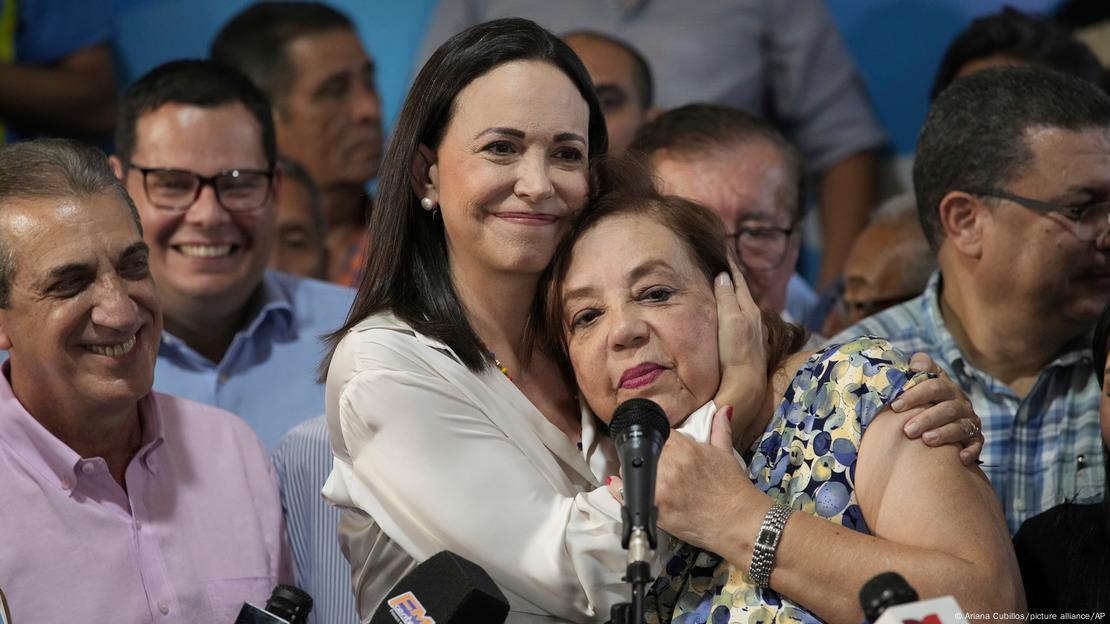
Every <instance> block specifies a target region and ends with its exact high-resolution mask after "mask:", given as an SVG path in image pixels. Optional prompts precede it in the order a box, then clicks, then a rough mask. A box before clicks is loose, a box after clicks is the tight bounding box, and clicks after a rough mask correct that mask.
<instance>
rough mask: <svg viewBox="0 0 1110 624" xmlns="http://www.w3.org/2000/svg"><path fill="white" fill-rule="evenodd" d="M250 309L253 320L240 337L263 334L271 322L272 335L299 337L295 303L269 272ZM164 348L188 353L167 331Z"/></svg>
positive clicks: (266, 273)
mask: <svg viewBox="0 0 1110 624" xmlns="http://www.w3.org/2000/svg"><path fill="white" fill-rule="evenodd" d="M248 305H249V306H250V312H249V313H248V314H247V318H248V319H250V320H249V321H248V322H247V324H246V326H245V327H244V328H243V329H241V330H240V331H239V332H238V333H237V336H238V335H242V336H245V337H246V338H248V339H249V338H251V337H253V336H254V334H255V333H256V332H258V331H260V328H261V327H262V326H263V325H264V324H266V322H267V320H270V319H272V322H271V325H272V327H273V329H272V331H274V332H275V333H277V335H279V336H281V337H285V338H295V337H296V336H295V335H294V334H296V330H297V327H296V324H295V323H294V322H293V316H294V312H293V301H292V299H290V298H289V294H288V293H286V292H285V290H283V289H282V288H281V285H280V284H279V283H278V281H277V280H276V279H275V278H274V276H273V275H272V273H271V272H270V271H269V270H267V271H266V272H265V273H263V274H262V280H261V281H260V282H259V283H258V287H257V288H256V290H255V293H254V295H252V296H251V298H250V302H249V303H248ZM162 344H163V345H165V346H169V347H172V348H173V349H175V350H177V351H180V350H182V349H188V345H186V344H185V342H184V341H183V340H181V339H180V338H178V337H177V336H174V335H173V334H171V333H170V332H168V331H163V332H162ZM187 352H190V351H187Z"/></svg>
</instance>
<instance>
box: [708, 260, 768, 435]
mask: <svg viewBox="0 0 1110 624" xmlns="http://www.w3.org/2000/svg"><path fill="white" fill-rule="evenodd" d="M729 267H730V269H731V275H729V274H728V273H721V274H720V275H718V276H717V278H716V279H715V280H713V295H714V297H715V298H716V300H717V352H718V353H719V357H720V360H721V384H720V386H719V387H718V389H717V394H716V396H714V397H713V401H714V402H715V403H716V404H717V405H731V406H733V407H734V408H735V410H736V414H737V417H738V418H740V419H741V420H747V419H748V418H750V417H751V416H752V415H753V414H754V412H755V410H758V409H759V408H760V407H761V406H762V405H763V395H764V393H765V392H766V388H767V347H766V340H765V339H764V336H763V320H762V313H761V312H760V310H759V307H758V306H756V305H755V301H754V300H753V299H752V295H751V292H750V291H749V290H748V286H747V284H746V283H745V282H744V278H743V276H742V275H740V269H739V268H738V267H737V266H736V263H735V262H733V261H732V260H731V258H730V259H729Z"/></svg>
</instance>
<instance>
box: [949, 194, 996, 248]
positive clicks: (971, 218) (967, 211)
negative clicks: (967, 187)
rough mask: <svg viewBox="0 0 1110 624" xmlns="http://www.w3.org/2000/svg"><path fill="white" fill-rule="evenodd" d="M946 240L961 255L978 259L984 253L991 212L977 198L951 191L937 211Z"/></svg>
mask: <svg viewBox="0 0 1110 624" xmlns="http://www.w3.org/2000/svg"><path fill="white" fill-rule="evenodd" d="M937 213H938V216H939V218H940V229H941V232H943V235H944V239H945V240H946V241H947V242H948V243H949V244H950V245H951V246H952V248H953V249H955V250H956V251H957V252H958V253H959V254H960V255H963V256H969V257H972V258H978V257H979V256H980V255H981V254H982V252H983V231H984V225H985V223H986V221H987V220H988V219H989V218H990V210H989V209H988V206H986V205H985V204H984V203H983V202H982V200H981V199H979V198H978V197H976V196H974V195H971V194H968V193H964V192H962V191H952V192H951V193H948V194H947V195H945V196H944V197H943V198H942V199H941V200H940V206H938V208H937Z"/></svg>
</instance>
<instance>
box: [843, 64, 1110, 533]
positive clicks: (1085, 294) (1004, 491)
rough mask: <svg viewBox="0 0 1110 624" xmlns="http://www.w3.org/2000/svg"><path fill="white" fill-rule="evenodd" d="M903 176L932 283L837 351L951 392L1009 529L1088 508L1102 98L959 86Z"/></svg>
mask: <svg viewBox="0 0 1110 624" xmlns="http://www.w3.org/2000/svg"><path fill="white" fill-rule="evenodd" d="M913 178H914V192H915V194H916V196H917V205H918V213H919V216H920V220H921V222H922V226H923V229H924V231H925V236H926V238H927V239H928V240H929V244H930V246H931V247H932V248H933V249H934V250H935V251H936V252H937V264H938V266H939V272H938V273H937V274H935V275H934V276H933V278H932V279H931V280H930V282H929V284H928V286H927V287H926V289H925V293H924V294H922V295H921V296H920V297H918V298H916V299H911V300H910V301H907V302H906V303H903V304H901V305H898V306H895V307H893V308H889V309H887V310H885V311H883V312H881V313H879V314H877V315H875V316H872V317H870V318H868V319H865V320H863V321H862V322H860V323H857V324H856V325H853V326H852V327H849V328H848V329H846V330H844V331H843V332H841V333H840V334H838V335H837V336H835V337H834V338H833V342H843V341H844V340H847V339H849V338H851V337H854V336H858V335H861V334H870V335H878V336H882V337H884V338H887V339H889V340H890V341H891V343H892V344H893V345H894V346H895V347H898V348H899V349H901V350H903V351H905V352H906V353H910V352H915V351H924V352H926V353H928V354H929V355H930V356H931V357H932V358H933V359H934V360H935V361H936V362H937V364H939V365H940V366H941V368H943V369H944V370H945V371H946V372H947V373H948V374H949V375H950V376H951V377H952V379H953V380H954V381H955V382H956V383H957V384H959V385H960V387H961V388H962V389H963V391H964V392H965V393H966V394H967V396H968V399H969V400H970V401H971V404H972V406H973V407H974V409H975V412H976V413H977V414H978V415H979V417H980V418H981V419H982V422H983V433H984V437H985V439H986V443H985V446H984V448H983V453H982V460H983V466H982V468H983V471H984V472H985V473H986V474H987V477H988V478H990V480H991V485H992V486H993V487H994V490H995V492H996V493H997V494H998V496H999V499H1000V500H1001V502H1002V508H1003V510H1004V511H1005V513H1006V520H1007V522H1008V523H1009V526H1010V530H1011V532H1013V531H1017V529H1018V528H1019V527H1020V526H1021V523H1022V521H1024V520H1025V519H1026V518H1029V517H1031V516H1034V515H1036V514H1038V513H1041V512H1043V511H1046V510H1048V509H1049V508H1051V507H1054V506H1056V505H1058V504H1060V503H1063V502H1066V501H1081V502H1090V501H1092V500H1098V499H1099V498H1100V497H1101V496H1102V494H1103V490H1104V487H1105V483H1104V480H1105V479H1104V476H1103V470H1102V465H1103V463H1102V461H1103V460H1102V439H1101V436H1100V430H1099V402H1100V398H1101V397H1100V392H1099V386H1098V383H1097V381H1096V379H1095V370H1096V369H1101V366H1102V363H1101V362H1098V363H1095V365H1092V362H1091V350H1090V347H1089V346H1088V345H1090V344H1091V340H1090V337H1089V333H1090V330H1091V327H1092V326H1093V324H1094V322H1095V320H1096V319H1097V318H1098V316H1099V314H1100V313H1101V311H1102V309H1103V307H1104V306H1105V305H1106V304H1107V301H1108V300H1110V222H1108V219H1110V202H1108V200H1110V98H1108V97H1107V96H1106V94H1104V93H1103V92H1102V91H1101V90H1100V89H1099V88H1098V87H1096V86H1094V85H1092V84H1090V83H1087V82H1085V81H1083V80H1080V79H1078V78H1073V77H1070V76H1066V75H1064V74H1059V73H1056V72H1053V71H1050V70H1047V69H1042V68H1036V67H1007V68H996V69H990V70H985V71H982V72H979V73H976V74H974V75H971V76H968V77H966V78H962V79H960V80H957V81H956V82H954V83H953V84H952V85H951V86H950V87H948V88H947V89H946V90H945V91H944V92H942V93H941V94H940V96H939V97H938V98H937V100H936V102H935V103H934V104H933V108H932V110H930V112H929V116H928V118H927V119H926V121H925V126H924V128H923V129H922V131H921V138H920V139H919V141H918V151H917V157H916V161H915V163H914V172H913ZM1100 374H1101V373H1100Z"/></svg>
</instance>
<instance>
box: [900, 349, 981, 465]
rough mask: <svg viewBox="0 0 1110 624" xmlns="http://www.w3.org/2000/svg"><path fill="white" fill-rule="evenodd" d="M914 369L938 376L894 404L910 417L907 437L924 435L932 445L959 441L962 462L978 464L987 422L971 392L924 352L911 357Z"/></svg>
mask: <svg viewBox="0 0 1110 624" xmlns="http://www.w3.org/2000/svg"><path fill="white" fill-rule="evenodd" d="M910 369H911V370H914V371H918V372H924V373H932V374H934V375H936V378H934V379H928V380H926V381H923V382H921V383H919V384H917V385H916V386H914V387H913V388H910V389H909V390H906V391H905V392H903V393H902V396H900V397H898V399H897V400H896V401H894V403H892V404H891V406H890V408H891V409H892V410H893V411H895V412H898V413H903V414H908V415H909V416H910V418H909V420H907V421H906V423H905V425H904V426H903V431H905V433H906V437H908V438H910V439H911V440H913V439H917V438H918V437H919V436H920V437H921V439H922V441H923V442H924V443H925V444H926V445H928V446H943V445H945V444H959V445H960V446H962V447H963V450H961V451H960V461H962V462H963V463H964V464H966V465H971V464H974V463H975V462H976V461H977V460H978V459H979V454H980V453H982V452H983V443H984V442H985V440H984V438H983V430H982V427H983V423H982V421H981V420H980V419H979V416H978V415H976V414H975V410H974V409H973V408H972V407H971V401H969V400H968V398H967V395H965V394H964V393H963V390H961V389H960V387H959V386H958V385H956V382H954V381H952V379H951V378H949V377H948V374H947V373H945V372H944V371H943V370H941V368H940V367H939V366H937V364H936V362H934V361H933V359H932V358H930V357H929V356H928V355H926V354H924V353H915V354H914V355H913V357H912V358H910Z"/></svg>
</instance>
